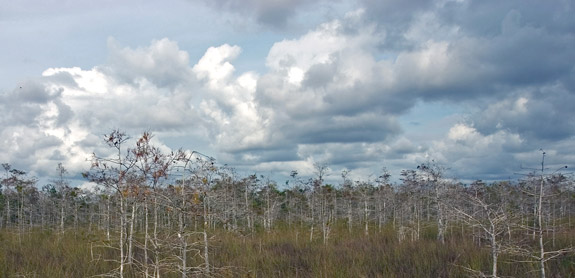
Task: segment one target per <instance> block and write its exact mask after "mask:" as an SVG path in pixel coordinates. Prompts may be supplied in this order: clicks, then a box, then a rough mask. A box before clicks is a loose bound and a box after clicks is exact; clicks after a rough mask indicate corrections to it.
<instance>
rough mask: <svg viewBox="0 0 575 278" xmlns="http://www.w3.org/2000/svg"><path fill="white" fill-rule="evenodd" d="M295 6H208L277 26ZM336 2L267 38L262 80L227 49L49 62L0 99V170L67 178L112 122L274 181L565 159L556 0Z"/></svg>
mask: <svg viewBox="0 0 575 278" xmlns="http://www.w3.org/2000/svg"><path fill="white" fill-rule="evenodd" d="M323 4H324V5H326V3H323ZM308 5H311V4H307V2H303V1H272V2H269V1H247V2H242V3H240V2H238V1H228V0H222V1H213V2H210V4H209V5H208V6H211V7H214V8H220V9H225V10H228V11H232V12H235V13H238V14H239V15H240V16H243V17H245V18H246V20H253V19H255V20H256V22H259V23H260V24H263V25H273V26H276V27H282V28H288V27H287V25H286V23H287V22H288V21H289V19H290V18H292V17H295V16H297V14H298V13H301V12H302V10H304V9H305V8H306V7H307V6H308ZM352 6H355V9H354V10H350V11H349V12H347V13H346V14H345V15H344V16H341V17H338V18H335V19H331V20H327V21H325V22H324V23H322V24H319V25H317V26H315V27H314V28H313V29H311V30H307V31H305V32H303V33H301V34H299V35H296V36H293V37H291V38H286V39H283V40H278V41H276V42H275V43H274V44H273V45H272V46H271V47H270V48H269V49H268V51H267V53H265V55H264V56H263V57H262V58H261V59H262V60H264V61H265V62H264V63H265V69H264V70H242V71H238V70H237V69H236V68H237V67H236V65H235V63H236V61H237V60H238V59H240V58H241V57H242V52H243V51H244V50H245V47H243V46H241V45H233V44H227V43H224V44H220V45H216V46H213V47H209V48H207V49H206V50H205V52H204V54H203V56H201V57H200V58H198V59H191V58H190V57H191V55H190V53H189V51H187V50H186V49H184V48H182V47H180V45H179V43H178V42H177V41H175V40H173V39H168V38H163V39H156V40H152V41H151V43H150V44H149V45H147V46H140V47H127V46H123V45H121V44H120V43H119V42H117V41H116V40H114V39H109V40H108V59H107V60H106V61H102V63H101V64H100V65H97V66H95V67H93V68H90V69H82V68H78V67H60V68H49V69H46V70H45V71H44V72H43V74H42V76H41V77H38V78H33V79H31V80H30V81H26V82H22V83H21V85H19V86H18V87H16V88H14V89H12V90H7V91H4V92H3V93H2V94H1V95H0V100H1V101H0V113H2V114H3V115H5V116H3V117H2V119H1V121H2V127H1V128H0V134H1V135H2V144H1V146H0V153H1V154H0V160H2V161H6V162H11V163H14V164H16V166H20V167H23V168H26V169H31V170H33V171H35V173H37V174H38V175H50V173H51V172H53V169H54V168H55V165H57V163H58V162H64V163H65V164H66V165H68V167H69V168H71V169H72V170H73V171H81V170H82V169H85V168H86V167H87V165H86V162H85V159H86V158H87V157H88V156H89V155H90V154H91V153H92V152H104V153H105V152H106V150H105V148H103V146H102V144H101V143H100V137H101V135H102V134H104V133H107V132H109V131H110V130H111V129H113V128H121V129H124V130H126V131H128V132H129V133H132V134H134V135H137V134H138V133H140V132H142V131H144V130H150V131H152V132H154V133H155V134H156V135H157V138H156V140H157V143H158V144H160V145H162V146H164V147H165V148H169V147H171V148H178V147H184V148H188V149H198V148H202V149H201V151H203V152H209V153H210V154H211V155H212V156H214V157H216V158H218V160H219V161H221V163H227V164H230V165H232V166H236V167H238V168H239V169H240V170H242V171H246V172H261V173H264V174H272V175H277V176H279V177H282V175H284V176H288V175H289V172H290V171H291V170H298V171H299V172H300V173H302V174H304V175H305V174H308V175H311V174H312V173H313V164H314V163H315V162H320V163H326V164H328V165H330V167H331V168H332V169H333V171H334V172H337V171H340V170H342V169H349V170H352V173H355V174H356V175H358V176H359V175H363V176H366V175H367V176H369V175H370V174H377V172H378V171H379V170H380V169H381V167H383V166H386V167H387V168H389V169H391V170H392V171H394V170H395V173H398V171H399V169H401V168H413V167H415V166H416V165H417V164H418V163H422V162H425V161H427V160H431V159H433V160H435V161H437V162H439V163H441V164H443V165H445V166H446V167H448V168H450V175H453V176H457V177H460V178H462V179H464V180H470V179H479V178H481V179H501V178H507V177H509V175H511V174H512V173H513V172H517V170H518V169H519V166H520V165H522V164H528V165H530V164H537V160H538V159H539V157H538V150H539V149H540V148H543V149H545V150H546V151H547V153H548V154H552V156H553V157H552V158H551V157H550V158H551V160H550V164H551V166H553V164H557V165H559V164H560V163H561V164H570V163H571V164H572V163H574V162H575V156H574V155H573V153H574V151H575V145H574V144H573V139H574V136H575V112H573V107H575V106H574V105H575V65H574V64H573V61H575V48H573V45H575V32H574V31H573V30H574V29H573V28H572V27H573V26H575V22H574V20H573V19H572V17H570V16H569V14H572V13H573V6H572V4H570V3H569V2H565V1H551V4H548V3H545V4H544V3H539V2H537V1H527V2H525V1H508V2H505V3H497V2H491V1H488V2H484V1H482V2H477V1H418V2H409V3H404V2H402V1H369V0H364V1H358V2H353V5H352ZM437 104H441V105H442V107H451V108H452V109H453V110H452V111H453V112H448V113H447V114H448V115H447V116H445V115H435V114H434V115H428V116H426V117H429V118H430V119H429V121H431V124H437V125H439V124H441V125H442V126H443V128H440V129H429V126H428V127H422V126H418V125H406V124H405V121H404V119H406V118H409V117H411V116H410V115H412V114H413V113H414V110H416V109H419V108H418V107H420V106H421V105H423V106H424V107H425V106H433V105H437ZM453 119H457V120H453ZM421 120H425V119H423V118H422V119H421ZM428 124H429V122H428ZM446 125H447V126H446ZM204 149H205V150H204ZM333 176H334V177H336V178H337V177H338V176H339V175H337V174H334V175H333Z"/></svg>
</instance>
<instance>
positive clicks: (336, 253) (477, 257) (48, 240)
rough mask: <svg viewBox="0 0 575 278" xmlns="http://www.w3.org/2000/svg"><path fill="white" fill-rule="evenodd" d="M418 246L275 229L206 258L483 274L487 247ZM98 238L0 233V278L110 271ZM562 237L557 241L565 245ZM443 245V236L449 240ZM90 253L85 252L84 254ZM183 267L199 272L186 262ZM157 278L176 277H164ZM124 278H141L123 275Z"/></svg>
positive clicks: (223, 241) (564, 272) (512, 266)
mask: <svg viewBox="0 0 575 278" xmlns="http://www.w3.org/2000/svg"><path fill="white" fill-rule="evenodd" d="M426 229H427V230H426V231H424V233H425V234H426V235H429V236H425V237H422V239H421V240H419V241H415V242H411V241H403V242H399V241H398V240H397V238H396V233H395V231H394V230H393V229H392V227H390V226H388V227H385V229H383V230H382V231H381V232H377V231H371V233H370V235H368V236H365V235H364V234H363V231H362V230H361V229H359V228H358V229H357V230H354V231H352V232H351V233H349V232H348V230H347V229H346V228H344V227H337V228H334V231H332V237H331V238H330V240H329V242H328V244H327V245H324V244H323V242H322V239H321V234H320V233H319V231H318V232H317V234H316V235H315V236H314V241H312V242H310V241H309V229H305V228H301V229H294V228H292V229H287V228H279V229H277V230H274V231H271V232H265V231H256V232H254V233H251V234H247V235H241V234H238V233H232V232H227V231H223V230H218V231H212V232H211V240H210V259H211V264H212V265H213V266H215V267H216V268H215V271H216V272H217V274H218V276H219V277H391V278H393V277H397V278H399V277H466V276H468V274H469V273H468V272H466V270H465V269H464V267H469V268H473V269H478V270H482V271H484V272H489V269H490V265H491V261H490V254H489V250H488V248H480V247H478V246H477V245H476V244H474V243H473V242H472V241H471V238H469V237H461V236H457V235H453V236H452V237H451V238H450V240H448V241H447V242H446V244H440V243H438V242H436V241H435V240H434V239H433V236H432V235H433V234H434V231H433V227H432V226H430V227H427V228H426ZM103 237H104V233H103V232H96V233H89V232H88V231H86V230H78V231H76V232H74V231H67V233H66V234H65V235H64V236H61V235H59V234H58V233H56V232H53V231H50V230H33V231H31V232H28V233H25V234H23V235H21V236H18V234H17V233H15V232H11V231H2V232H0V277H91V276H95V275H99V274H105V273H109V272H110V271H111V270H113V269H114V268H115V267H116V266H117V264H116V263H115V262H110V261H106V260H104V259H106V258H107V259H111V258H114V256H115V251H114V250H111V249H103V248H93V246H94V244H91V242H99V241H101V240H102V239H103ZM569 237H570V235H569V234H566V235H565V238H562V239H561V240H562V241H565V242H567V241H568V238H569ZM448 239H449V237H448ZM91 247H92V248H91ZM192 254H193V252H190V257H191V258H190V261H189V263H190V265H200V264H201V263H202V262H203V261H202V258H201V257H199V256H192ZM516 259H518V258H511V257H509V256H505V255H503V256H501V260H500V264H499V266H500V274H501V276H507V277H526V278H528V277H538V273H537V272H536V265H535V264H530V263H518V262H514V260H516ZM164 271H165V273H164V275H163V276H162V277H179V275H178V274H177V273H176V272H174V271H170V270H169V269H165V270H164ZM548 273H549V277H573V275H574V273H575V256H566V257H562V258H560V259H558V260H555V261H550V262H549V263H548ZM126 277H141V275H139V274H136V273H134V272H132V271H127V275H126Z"/></svg>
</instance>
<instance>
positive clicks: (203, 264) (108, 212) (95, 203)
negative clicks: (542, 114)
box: [0, 130, 575, 278]
mask: <svg viewBox="0 0 575 278" xmlns="http://www.w3.org/2000/svg"><path fill="white" fill-rule="evenodd" d="M151 139H152V135H151V134H149V133H144V134H143V135H142V136H141V137H139V138H137V140H135V143H134V144H133V145H132V146H126V145H127V144H128V142H131V141H129V140H128V136H127V135H126V134H124V133H122V132H120V131H117V130H116V131H114V132H112V133H111V134H109V135H107V136H106V137H105V142H106V143H107V144H108V146H109V147H110V148H111V149H112V150H114V153H115V154H116V155H115V156H113V157H100V156H98V155H94V156H93V158H92V167H91V169H90V170H89V171H87V172H85V173H83V175H84V177H85V178H86V179H87V180H89V181H92V182H94V183H96V184H98V185H99V189H98V190H96V191H82V190H80V189H78V188H74V187H71V186H70V184H69V182H68V180H67V178H66V176H67V171H66V169H65V167H64V166H63V165H62V164H59V165H58V166H57V168H56V170H57V174H58V178H57V179H56V180H54V181H53V182H52V183H50V184H47V185H44V186H41V187H39V185H38V184H37V181H36V180H35V179H34V178H31V177H29V176H28V175H27V173H26V172H24V171H21V170H17V169H13V168H12V167H11V166H10V165H9V164H3V168H4V170H5V173H4V177H3V178H2V180H1V186H2V187H1V190H0V193H1V195H0V228H1V229H3V230H5V231H12V232H14V233H15V234H17V235H18V236H21V235H24V234H26V233H27V232H30V231H33V230H37V229H38V228H41V229H50V230H52V231H55V233H57V234H59V235H60V236H62V237H63V236H65V235H66V234H67V233H73V232H74V231H77V230H80V229H87V230H89V231H97V232H99V233H100V234H101V235H103V238H101V239H99V240H94V241H93V242H91V243H90V244H94V242H96V243H97V246H98V247H106V248H107V249H102V248H100V249H98V250H108V251H106V252H102V254H99V255H97V256H95V255H94V254H92V259H93V260H94V261H95V262H98V260H99V259H102V260H105V261H106V262H108V263H109V262H112V265H113V269H111V270H110V271H109V272H107V273H105V274H106V275H114V276H118V277H125V276H129V275H135V276H136V277H160V276H161V275H163V274H166V273H172V274H174V273H177V275H178V276H179V277H184V278H185V277H192V276H215V275H222V274H221V273H223V271H225V270H226V269H228V270H229V267H234V266H233V265H225V264H221V263H220V264H219V265H218V264H214V263H213V262H214V261H218V260H217V259H214V258H212V257H211V256H212V255H213V254H212V251H211V250H213V249H212V246H211V245H212V241H214V238H213V235H216V234H220V235H221V232H222V231H225V233H227V234H229V235H232V236H234V237H235V238H237V239H238V240H240V239H242V238H245V237H247V236H250V235H254V234H261V233H270V234H271V233H276V232H278V231H288V232H289V231H297V233H296V241H298V242H310V243H318V242H319V243H321V245H324V246H330V244H332V241H333V238H337V237H338V235H337V233H346V234H347V235H352V236H354V237H358V238H367V237H370V236H372V235H382V234H385V236H386V237H387V239H388V240H391V241H394V242H397V243H402V242H403V243H410V244H417V243H418V242H421V241H423V240H429V237H430V233H431V234H432V237H433V241H435V242H437V244H439V245H444V244H448V243H449V242H450V241H454V242H472V244H474V245H475V246H477V247H478V248H481V249H482V250H488V253H489V258H490V259H489V267H488V268H486V267H484V266H479V267H477V266H473V265H458V266H457V267H460V268H462V269H464V270H465V273H467V274H469V275H470V276H473V275H475V276H477V277H500V271H499V269H500V264H501V262H500V261H501V259H500V258H501V257H502V256H504V257H505V258H506V259H505V263H506V264H510V263H512V264H530V265H531V266H532V267H533V268H532V269H534V270H536V271H537V273H538V275H537V276H538V277H546V275H547V276H551V277H552V276H553V275H554V274H553V273H554V271H555V270H554V269H553V268H551V267H549V263H550V262H551V261H553V260H560V259H562V258H564V257H566V256H570V257H571V258H572V257H573V255H572V254H573V252H574V251H575V249H574V246H575V245H574V243H573V240H574V236H573V233H574V231H575V187H574V185H575V183H574V181H573V178H572V177H571V176H567V175H565V174H564V172H562V171H561V170H562V169H557V171H555V169H553V170H551V171H550V170H548V169H546V168H545V165H544V163H541V169H539V170H536V171H533V172H531V173H528V174H526V175H525V176H524V177H523V178H521V179H519V180H518V181H514V182H511V181H502V182H494V183H485V182H482V181H480V180H478V181H475V182H473V183H471V184H468V185H465V184H462V183H460V182H457V181H454V180H452V179H447V178H446V177H445V176H444V174H445V171H444V169H443V168H442V167H441V166H440V165H438V164H435V163H433V162H429V163H424V164H421V165H419V166H417V167H414V169H411V170H404V171H402V172H401V177H400V182H399V183H397V184H392V183H391V182H390V178H391V176H390V175H389V173H387V171H386V170H385V169H382V172H381V173H380V175H379V176H378V177H377V178H375V179H373V180H369V179H367V180H359V181H354V180H351V179H350V178H349V172H346V171H344V172H342V173H341V181H340V183H338V184H326V183H325V181H324V178H325V176H326V171H327V170H328V168H327V166H326V165H320V164H317V165H316V166H315V175H314V176H313V177H311V178H307V179H304V178H301V177H300V176H299V175H298V173H297V172H296V171H293V172H292V174H291V179H290V180H289V181H288V182H286V184H285V185H282V186H278V185H277V184H276V183H275V182H274V181H272V180H270V179H268V178H266V177H264V176H257V175H250V176H247V177H240V176H238V174H237V173H236V172H235V171H234V170H233V168H229V167H227V166H218V165H217V164H216V163H215V160H214V159H213V158H211V157H207V156H205V155H202V154H200V153H197V152H191V153H189V152H185V151H182V150H178V151H174V152H170V153H165V152H162V151H161V150H160V149H159V148H158V147H156V146H153V145H152V144H151ZM542 155H543V158H544V155H545V154H544V153H543V154H542ZM390 231H391V232H390ZM430 231H431V232H430ZM92 252H93V251H92ZM381 252H388V250H381ZM102 256H103V257H102ZM564 267H565V268H566V269H575V265H574V264H573V262H571V264H570V265H569V264H567V265H566V266H564ZM296 270H297V269H296ZM128 274H129V275H128Z"/></svg>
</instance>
